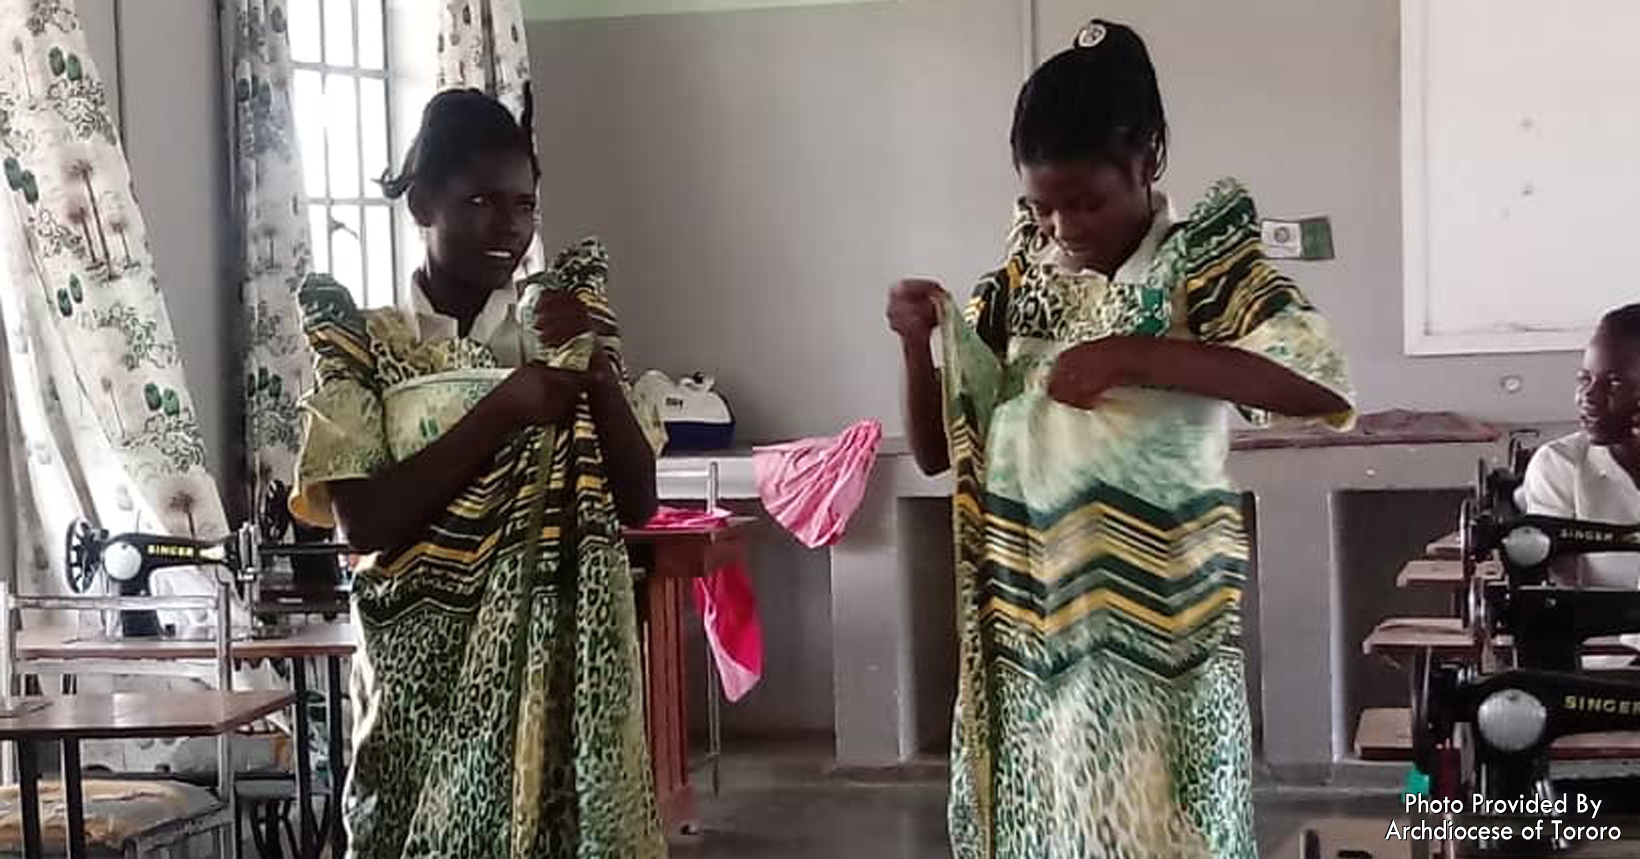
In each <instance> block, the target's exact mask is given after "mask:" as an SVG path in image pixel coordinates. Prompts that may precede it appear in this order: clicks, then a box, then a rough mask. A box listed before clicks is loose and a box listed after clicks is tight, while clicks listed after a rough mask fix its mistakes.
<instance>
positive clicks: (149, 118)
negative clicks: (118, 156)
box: [77, 0, 239, 509]
mask: <svg viewBox="0 0 1640 859" xmlns="http://www.w3.org/2000/svg"><path fill="white" fill-rule="evenodd" d="M77 6H78V9H79V12H80V18H81V21H82V23H83V25H84V27H85V28H86V32H87V36H88V37H89V39H90V42H91V48H92V53H93V55H94V56H95V57H96V61H97V68H98V70H99V71H100V72H101V73H102V76H103V78H104V79H105V80H107V81H109V82H110V85H111V88H112V89H113V91H114V92H113V93H112V96H113V100H114V101H115V103H116V105H123V107H124V116H123V117H121V119H123V122H122V123H121V132H122V134H123V135H124V142H125V147H126V156H127V158H128V160H129V161H130V164H131V176H132V184H133V185H134V186H135V189H136V194H137V199H138V202H139V204H140V205H141V207H142V214H143V218H144V219H145V221H146V222H147V225H148V231H149V241H150V242H151V244H152V245H153V248H154V260H155V267H156V268H157V269H158V271H159V278H160V284H161V287H162V289H163V290H164V293H165V301H166V305H167V307H168V308H169V310H170V313H171V325H172V327H173V328H174V329H175V331H176V336H177V340H178V343H179V346H180V348H181V351H182V361H183V365H184V367H185V368H186V372H187V379H188V386H189V388H190V390H191V391H192V392H193V396H194V405H195V408H197V409H198V411H199V418H200V424H201V426H202V429H203V432H204V435H205V446H206V451H207V456H208V463H207V464H208V466H209V468H210V469H211V473H212V474H214V475H216V477H217V482H218V484H219V485H222V486H228V485H231V484H232V483H233V482H234V481H235V480H236V479H237V474H238V471H239V469H238V468H237V465H236V462H235V459H236V457H237V455H238V454H237V452H236V451H237V447H236V444H237V438H238V420H239V418H238V415H239V407H238V404H237V403H236V402H234V399H235V396H236V390H237V386H236V385H235V384H234V380H235V379H236V378H237V377H238V374H239V371H238V366H237V360H236V356H237V354H238V352H237V350H236V348H235V347H234V337H235V336H236V332H237V330H238V322H237V319H238V303H239V298H238V287H237V286H236V285H235V281H234V278H233V277H232V276H231V274H230V273H229V270H228V265H229V261H230V260H231V256H229V254H228V251H229V248H228V246H227V244H228V241H229V229H228V224H229V220H228V219H229V212H228V199H227V185H226V170H227V157H228V155H227V150H226V134H227V132H226V125H225V124H224V123H225V120H224V119H223V114H222V104H221V100H220V98H219V93H218V87H219V86H220V85H221V82H222V70H221V63H220V59H219V57H220V49H219V47H218V37H217V32H218V31H217V24H216V20H217V19H216V4H215V3H213V2H211V0H80V2H79V3H78V4H77ZM116 6H118V7H119V8H118V10H117V11H116ZM225 468H227V469H228V470H227V471H225V470H224V469H225ZM223 501H224V503H225V504H227V505H228V506H229V508H230V509H234V507H235V505H236V502H237V498H236V497H235V496H234V495H233V494H229V495H226V496H225V497H224V498H223Z"/></svg>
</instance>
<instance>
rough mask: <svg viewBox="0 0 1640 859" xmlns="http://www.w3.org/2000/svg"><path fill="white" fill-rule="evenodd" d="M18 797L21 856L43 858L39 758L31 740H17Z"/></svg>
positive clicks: (30, 858) (34, 858)
mask: <svg viewBox="0 0 1640 859" xmlns="http://www.w3.org/2000/svg"><path fill="white" fill-rule="evenodd" d="M17 787H18V793H19V796H18V799H19V800H20V801H21V802H22V803H23V857H24V859H44V857H45V855H46V850H45V842H44V841H43V840H42V839H41V838H40V758H39V752H38V751H37V750H36V749H35V748H34V742H33V741H32V740H18V741H17Z"/></svg>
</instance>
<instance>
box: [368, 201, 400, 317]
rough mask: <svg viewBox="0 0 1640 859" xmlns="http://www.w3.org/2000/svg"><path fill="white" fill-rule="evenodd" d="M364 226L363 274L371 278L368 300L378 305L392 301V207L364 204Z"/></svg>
mask: <svg viewBox="0 0 1640 859" xmlns="http://www.w3.org/2000/svg"><path fill="white" fill-rule="evenodd" d="M364 226H365V231H364V252H365V276H366V277H367V278H369V281H370V300H371V301H373V302H375V303H376V304H377V305H389V304H395V303H396V301H395V296H394V294H393V293H394V287H395V286H396V285H397V284H395V283H394V278H393V234H392V231H393V210H392V209H390V208H388V207H387V206H366V207H365V210H364Z"/></svg>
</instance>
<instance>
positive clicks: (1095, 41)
mask: <svg viewBox="0 0 1640 859" xmlns="http://www.w3.org/2000/svg"><path fill="white" fill-rule="evenodd" d="M1109 33H1110V30H1109V29H1108V28H1107V27H1105V22H1103V21H1089V22H1088V23H1087V24H1085V25H1084V26H1083V27H1082V29H1080V30H1077V31H1076V38H1075V39H1072V40H1071V47H1073V48H1093V47H1097V46H1098V45H1099V43H1100V42H1103V41H1104V40H1105V36H1106V35H1107V34H1109Z"/></svg>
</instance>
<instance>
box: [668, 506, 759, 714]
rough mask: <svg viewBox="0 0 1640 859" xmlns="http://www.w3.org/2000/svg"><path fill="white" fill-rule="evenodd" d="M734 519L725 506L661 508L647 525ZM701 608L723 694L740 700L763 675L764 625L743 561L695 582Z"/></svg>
mask: <svg viewBox="0 0 1640 859" xmlns="http://www.w3.org/2000/svg"><path fill="white" fill-rule="evenodd" d="M728 521H729V513H728V511H725V510H680V509H678V508H675V507H661V508H660V509H658V510H656V511H655V516H654V518H653V519H650V520H649V524H648V525H646V526H645V527H647V528H654V529H657V530H666V529H677V530H687V529H690V528H721V527H723V526H724V525H725V524H727V523H728ZM692 584H693V585H694V587H693V588H692V590H693V592H694V599H695V610H696V611H697V612H699V613H700V620H701V626H702V627H704V628H705V630H706V645H707V647H709V648H710V649H711V651H712V662H713V664H715V665H716V666H717V670H718V678H719V680H721V681H722V684H723V694H724V696H725V697H727V698H728V699H729V701H730V702H731V703H732V702H735V701H739V700H740V699H741V698H744V697H745V696H746V693H747V692H750V691H752V687H754V686H756V685H757V683H758V680H760V679H762V677H763V624H762V622H761V621H759V620H758V616H757V597H756V595H755V594H753V593H752V579H751V577H750V576H748V575H747V574H746V569H745V568H744V567H742V566H741V565H740V564H728V565H725V566H723V567H719V568H718V569H716V570H713V571H712V572H711V573H710V574H708V575H707V576H706V577H705V578H700V579H695V580H694V582H693V583H692Z"/></svg>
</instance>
